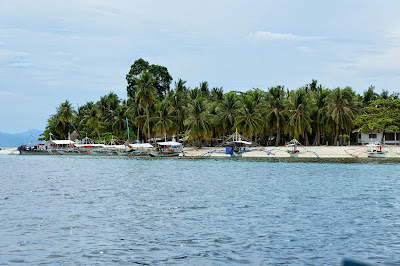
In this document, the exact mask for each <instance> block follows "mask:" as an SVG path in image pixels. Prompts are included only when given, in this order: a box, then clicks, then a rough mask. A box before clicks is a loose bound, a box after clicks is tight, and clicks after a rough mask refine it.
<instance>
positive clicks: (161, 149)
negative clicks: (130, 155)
mask: <svg viewBox="0 0 400 266" xmlns="http://www.w3.org/2000/svg"><path fill="white" fill-rule="evenodd" d="M182 151H183V146H182V144H181V143H179V142H176V141H165V142H158V143H157V144H156V147H155V149H153V150H150V151H149V152H148V154H149V155H150V156H151V157H174V156H179V154H181V152H182Z"/></svg>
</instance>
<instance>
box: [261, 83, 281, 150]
mask: <svg viewBox="0 0 400 266" xmlns="http://www.w3.org/2000/svg"><path fill="white" fill-rule="evenodd" d="M284 101H285V91H284V87H283V86H276V87H271V88H269V89H268V94H267V108H266V110H267V111H266V121H267V125H268V127H269V128H270V129H271V130H276V142H275V146H278V145H279V142H280V139H281V130H282V129H283V124H284V121H285V110H284Z"/></svg>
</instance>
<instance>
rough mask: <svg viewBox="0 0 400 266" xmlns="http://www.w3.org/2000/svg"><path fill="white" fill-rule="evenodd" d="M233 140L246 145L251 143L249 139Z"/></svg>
mask: <svg viewBox="0 0 400 266" xmlns="http://www.w3.org/2000/svg"><path fill="white" fill-rule="evenodd" d="M233 142H235V143H243V144H247V145H251V144H252V143H251V142H249V141H244V140H234V141H233Z"/></svg>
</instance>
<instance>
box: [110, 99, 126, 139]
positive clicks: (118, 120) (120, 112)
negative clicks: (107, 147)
mask: <svg viewBox="0 0 400 266" xmlns="http://www.w3.org/2000/svg"><path fill="white" fill-rule="evenodd" d="M126 110H127V106H126V105H122V106H118V107H117V108H116V109H115V110H114V111H112V116H111V117H112V119H111V127H112V129H113V132H115V134H116V135H117V136H118V138H119V139H121V138H122V137H123V135H122V133H123V131H124V130H125V129H126V116H125V113H126Z"/></svg>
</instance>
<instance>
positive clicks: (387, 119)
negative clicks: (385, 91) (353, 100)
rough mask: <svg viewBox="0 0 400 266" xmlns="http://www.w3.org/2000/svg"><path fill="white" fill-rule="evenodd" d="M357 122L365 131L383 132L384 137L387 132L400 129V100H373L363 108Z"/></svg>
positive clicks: (361, 129)
mask: <svg viewBox="0 0 400 266" xmlns="http://www.w3.org/2000/svg"><path fill="white" fill-rule="evenodd" d="M355 123H356V124H357V126H358V127H359V128H360V131H361V132H363V133H372V132H381V133H382V139H381V142H382V143H383V141H384V136H385V133H386V132H398V131H399V130H400V100H399V99H393V100H391V99H379V100H375V101H371V102H370V104H369V105H368V106H366V107H364V108H363V111H362V114H361V115H359V116H358V117H357V118H356V121H355Z"/></svg>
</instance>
